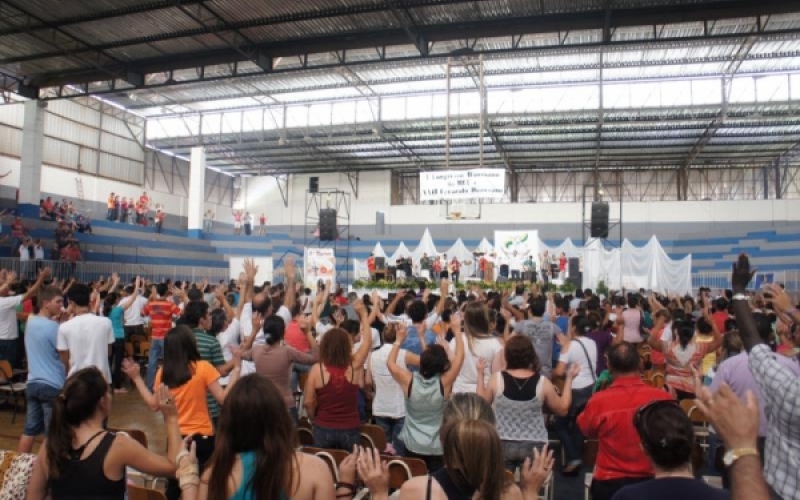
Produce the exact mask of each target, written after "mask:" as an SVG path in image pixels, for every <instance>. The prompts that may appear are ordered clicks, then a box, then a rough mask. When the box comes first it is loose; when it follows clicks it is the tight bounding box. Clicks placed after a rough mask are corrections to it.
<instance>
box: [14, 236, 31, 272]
mask: <svg viewBox="0 0 800 500" xmlns="http://www.w3.org/2000/svg"><path fill="white" fill-rule="evenodd" d="M17 252H18V253H19V275H20V277H21V278H22V279H23V280H27V279H30V277H31V273H32V272H33V265H32V264H33V257H34V256H33V241H31V239H30V238H27V237H26V238H23V240H22V243H20V244H19V248H18V249H17Z"/></svg>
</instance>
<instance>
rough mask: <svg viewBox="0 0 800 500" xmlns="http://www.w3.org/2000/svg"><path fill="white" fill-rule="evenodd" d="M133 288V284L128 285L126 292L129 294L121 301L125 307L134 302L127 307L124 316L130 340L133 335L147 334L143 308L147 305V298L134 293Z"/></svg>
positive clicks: (126, 337) (126, 334)
mask: <svg viewBox="0 0 800 500" xmlns="http://www.w3.org/2000/svg"><path fill="white" fill-rule="evenodd" d="M133 290H134V288H133V285H128V286H126V287H125V293H126V294H127V296H126V297H125V298H123V299H122V300H121V301H120V302H119V305H120V307H123V308H124V307H126V306H127V305H128V304H129V303H130V302H131V301H133V304H131V305H130V307H128V308H127V309H125V312H124V313H123V317H122V321H123V324H124V325H125V340H129V339H130V338H131V336H132V335H140V336H142V337H144V336H145V333H144V317H143V316H142V309H143V308H144V306H145V305H147V299H146V298H145V297H143V296H141V295H139V294H138V293H137V294H136V295H134V294H133Z"/></svg>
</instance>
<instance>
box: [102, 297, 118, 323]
mask: <svg viewBox="0 0 800 500" xmlns="http://www.w3.org/2000/svg"><path fill="white" fill-rule="evenodd" d="M117 299H119V294H118V293H117V292H111V293H109V294H108V295H106V298H105V300H104V301H103V316H105V317H108V316H109V315H111V309H113V307H114V306H115V305H116V304H117Z"/></svg>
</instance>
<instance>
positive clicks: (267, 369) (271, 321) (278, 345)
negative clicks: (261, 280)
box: [242, 315, 319, 422]
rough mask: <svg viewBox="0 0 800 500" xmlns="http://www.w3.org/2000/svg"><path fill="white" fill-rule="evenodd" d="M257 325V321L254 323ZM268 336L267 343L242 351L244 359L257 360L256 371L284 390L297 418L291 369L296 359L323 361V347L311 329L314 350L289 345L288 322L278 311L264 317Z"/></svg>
mask: <svg viewBox="0 0 800 500" xmlns="http://www.w3.org/2000/svg"><path fill="white" fill-rule="evenodd" d="M253 326H254V327H255V326H257V325H253ZM262 331H263V332H264V340H265V341H266V344H256V345H253V346H252V347H251V348H249V349H247V350H245V351H243V352H242V359H246V360H248V361H253V362H254V363H255V366H256V373H258V374H259V375H262V376H264V377H266V378H268V379H269V380H270V381H272V383H273V384H275V386H276V387H277V388H278V390H279V391H281V394H283V401H284V402H285V403H286V408H287V409H288V411H289V414H290V415H291V416H292V419H293V421H294V422H297V418H298V416H297V406H296V404H295V399H294V393H293V391H292V387H291V378H292V377H291V375H290V373H291V370H292V365H293V364H294V363H302V364H306V365H312V364H314V363H316V362H317V361H319V349H318V347H317V343H316V342H315V341H314V337H312V336H311V330H306V337H307V341H308V343H309V345H310V346H311V352H310V353H305V352H301V351H298V350H297V349H295V348H294V347H291V346H288V345H286V343H285V342H284V339H283V335H284V333H285V331H286V325H285V324H284V322H283V318H281V317H280V316H277V315H274V316H269V317H267V319H265V320H264V325H263V326H262Z"/></svg>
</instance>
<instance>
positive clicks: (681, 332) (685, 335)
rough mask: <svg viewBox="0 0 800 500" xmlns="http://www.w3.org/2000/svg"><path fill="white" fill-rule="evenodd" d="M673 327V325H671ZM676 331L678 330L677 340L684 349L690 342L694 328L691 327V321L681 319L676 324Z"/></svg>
mask: <svg viewBox="0 0 800 500" xmlns="http://www.w3.org/2000/svg"><path fill="white" fill-rule="evenodd" d="M673 329H675V327H673ZM677 331H678V342H679V343H680V345H681V349H686V348H687V347H688V346H689V342H691V340H692V337H694V328H693V327H692V323H691V322H690V321H681V322H680V323H678V324H677Z"/></svg>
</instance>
